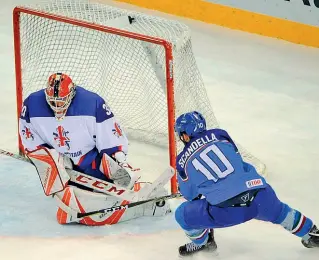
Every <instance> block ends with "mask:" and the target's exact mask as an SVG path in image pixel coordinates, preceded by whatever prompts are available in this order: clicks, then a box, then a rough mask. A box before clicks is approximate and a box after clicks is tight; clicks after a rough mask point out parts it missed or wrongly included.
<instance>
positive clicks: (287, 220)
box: [276, 204, 313, 237]
mask: <svg viewBox="0 0 319 260" xmlns="http://www.w3.org/2000/svg"><path fill="white" fill-rule="evenodd" d="M276 222H277V224H280V225H281V226H283V227H284V228H285V229H286V230H288V231H290V232H291V233H292V234H294V235H296V236H298V237H303V236H305V235H306V234H308V233H309V231H310V229H311V228H312V226H313V222H312V220H311V219H309V218H307V217H306V216H304V215H303V214H302V213H301V212H299V211H298V210H296V209H292V208H290V207H289V206H288V205H286V204H285V205H284V208H283V210H282V212H281V214H280V216H279V218H278V219H277V221H276Z"/></svg>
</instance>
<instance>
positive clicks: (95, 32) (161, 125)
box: [13, 0, 265, 193]
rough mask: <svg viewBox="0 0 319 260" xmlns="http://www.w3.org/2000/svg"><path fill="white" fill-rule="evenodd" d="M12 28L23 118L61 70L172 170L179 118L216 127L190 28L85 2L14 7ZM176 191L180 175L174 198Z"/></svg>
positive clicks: (259, 166)
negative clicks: (159, 149)
mask: <svg viewBox="0 0 319 260" xmlns="http://www.w3.org/2000/svg"><path fill="white" fill-rule="evenodd" d="M13 24H14V47H15V64H16V88H17V112H18V117H19V115H20V112H21V109H22V103H23V100H24V99H25V98H26V97H27V96H28V95H29V94H31V93H32V92H34V91H37V90H39V89H43V88H45V86H46V82H47V78H48V76H49V75H50V74H51V73H56V72H63V73H67V74H69V75H70V76H71V78H72V79H73V81H74V82H75V83H76V84H77V85H79V86H83V87H84V88H86V89H88V90H91V91H93V92H95V93H97V94H99V95H100V96H102V97H103V98H104V99H105V101H106V103H107V104H108V105H109V106H110V107H111V109H112V111H113V112H114V114H115V116H116V117H117V118H118V119H119V121H120V123H121V126H122V127H123V128H124V130H125V132H126V133H127V135H128V137H129V138H134V139H139V140H142V141H145V142H150V143H156V144H160V145H164V146H168V147H169V161H170V165H171V166H172V167H175V160H176V151H177V150H180V149H181V147H182V144H181V143H180V142H176V140H175V135H174V121H175V117H176V116H178V115H180V114H182V113H185V112H189V111H192V110H197V111H199V112H201V113H202V114H203V115H204V117H205V118H206V121H207V127H208V128H213V127H218V123H217V121H216V119H215V117H214V114H213V111H212V108H211V106H210V102H209V99H208V97H207V94H206V89H205V86H204V84H203V81H202V78H201V75H200V73H199V70H198V68H197V65H196V61H195V58H194V55H193V53H192V46H191V37H190V32H189V29H188V27H187V26H186V25H184V24H182V23H179V22H177V21H172V20H166V19H163V18H158V17H154V16H149V15H145V14H141V13H137V12H133V11H127V10H123V9H119V8H115V7H111V6H106V5H102V4H93V3H89V2H87V1H83V0H54V1H51V2H50V3H44V4H39V5H35V6H30V7H16V8H15V9H14V12H13ZM239 147H240V146H239ZM19 149H20V152H23V146H22V144H21V140H20V139H19ZM239 149H240V150H241V152H242V154H243V156H244V157H245V159H246V161H249V162H250V163H252V164H254V165H255V166H256V167H257V170H258V171H259V172H260V173H264V172H265V165H264V164H263V163H261V162H260V161H259V160H258V159H257V158H255V157H254V156H252V155H251V154H249V153H248V152H246V151H245V150H243V149H242V147H240V148H239ZM176 186H177V185H176V176H175V177H174V178H173V179H172V181H171V189H172V192H173V193H175V192H177V187H176Z"/></svg>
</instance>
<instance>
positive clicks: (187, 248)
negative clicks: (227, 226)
mask: <svg viewBox="0 0 319 260" xmlns="http://www.w3.org/2000/svg"><path fill="white" fill-rule="evenodd" d="M216 249H217V244H216V242H215V238H214V230H211V231H210V233H209V234H208V240H207V243H206V244H205V245H202V246H198V245H196V244H195V243H193V242H191V243H187V244H185V245H183V246H180V247H179V250H178V251H179V254H180V255H181V256H190V255H193V254H194V253H197V252H199V251H215V250H216Z"/></svg>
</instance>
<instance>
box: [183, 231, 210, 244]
mask: <svg viewBox="0 0 319 260" xmlns="http://www.w3.org/2000/svg"><path fill="white" fill-rule="evenodd" d="M208 232H209V229H192V230H185V233H186V236H187V237H188V238H189V239H190V240H192V242H193V243H194V244H196V245H198V246H202V245H205V244H206V243H207V240H208Z"/></svg>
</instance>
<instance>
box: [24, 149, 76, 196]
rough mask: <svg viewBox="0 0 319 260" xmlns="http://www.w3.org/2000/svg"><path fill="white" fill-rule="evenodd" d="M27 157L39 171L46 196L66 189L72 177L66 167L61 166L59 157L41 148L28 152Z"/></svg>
mask: <svg viewBox="0 0 319 260" xmlns="http://www.w3.org/2000/svg"><path fill="white" fill-rule="evenodd" d="M26 156H27V157H28V158H29V159H30V161H31V162H32V164H33V165H34V166H35V168H36V169H37V172H38V175H39V178H40V182H41V184H42V187H43V191H44V194H45V195H46V196H50V195H52V194H55V193H57V192H60V191H62V190H63V189H64V188H65V186H66V185H67V182H68V181H69V179H70V177H69V175H68V174H67V172H66V171H65V168H64V166H63V165H61V164H60V162H59V158H58V155H57V156H54V155H53V154H52V153H51V152H50V151H49V150H48V149H47V148H45V147H40V148H38V149H36V150H33V151H28V152H27V154H26ZM54 157H55V158H54Z"/></svg>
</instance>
